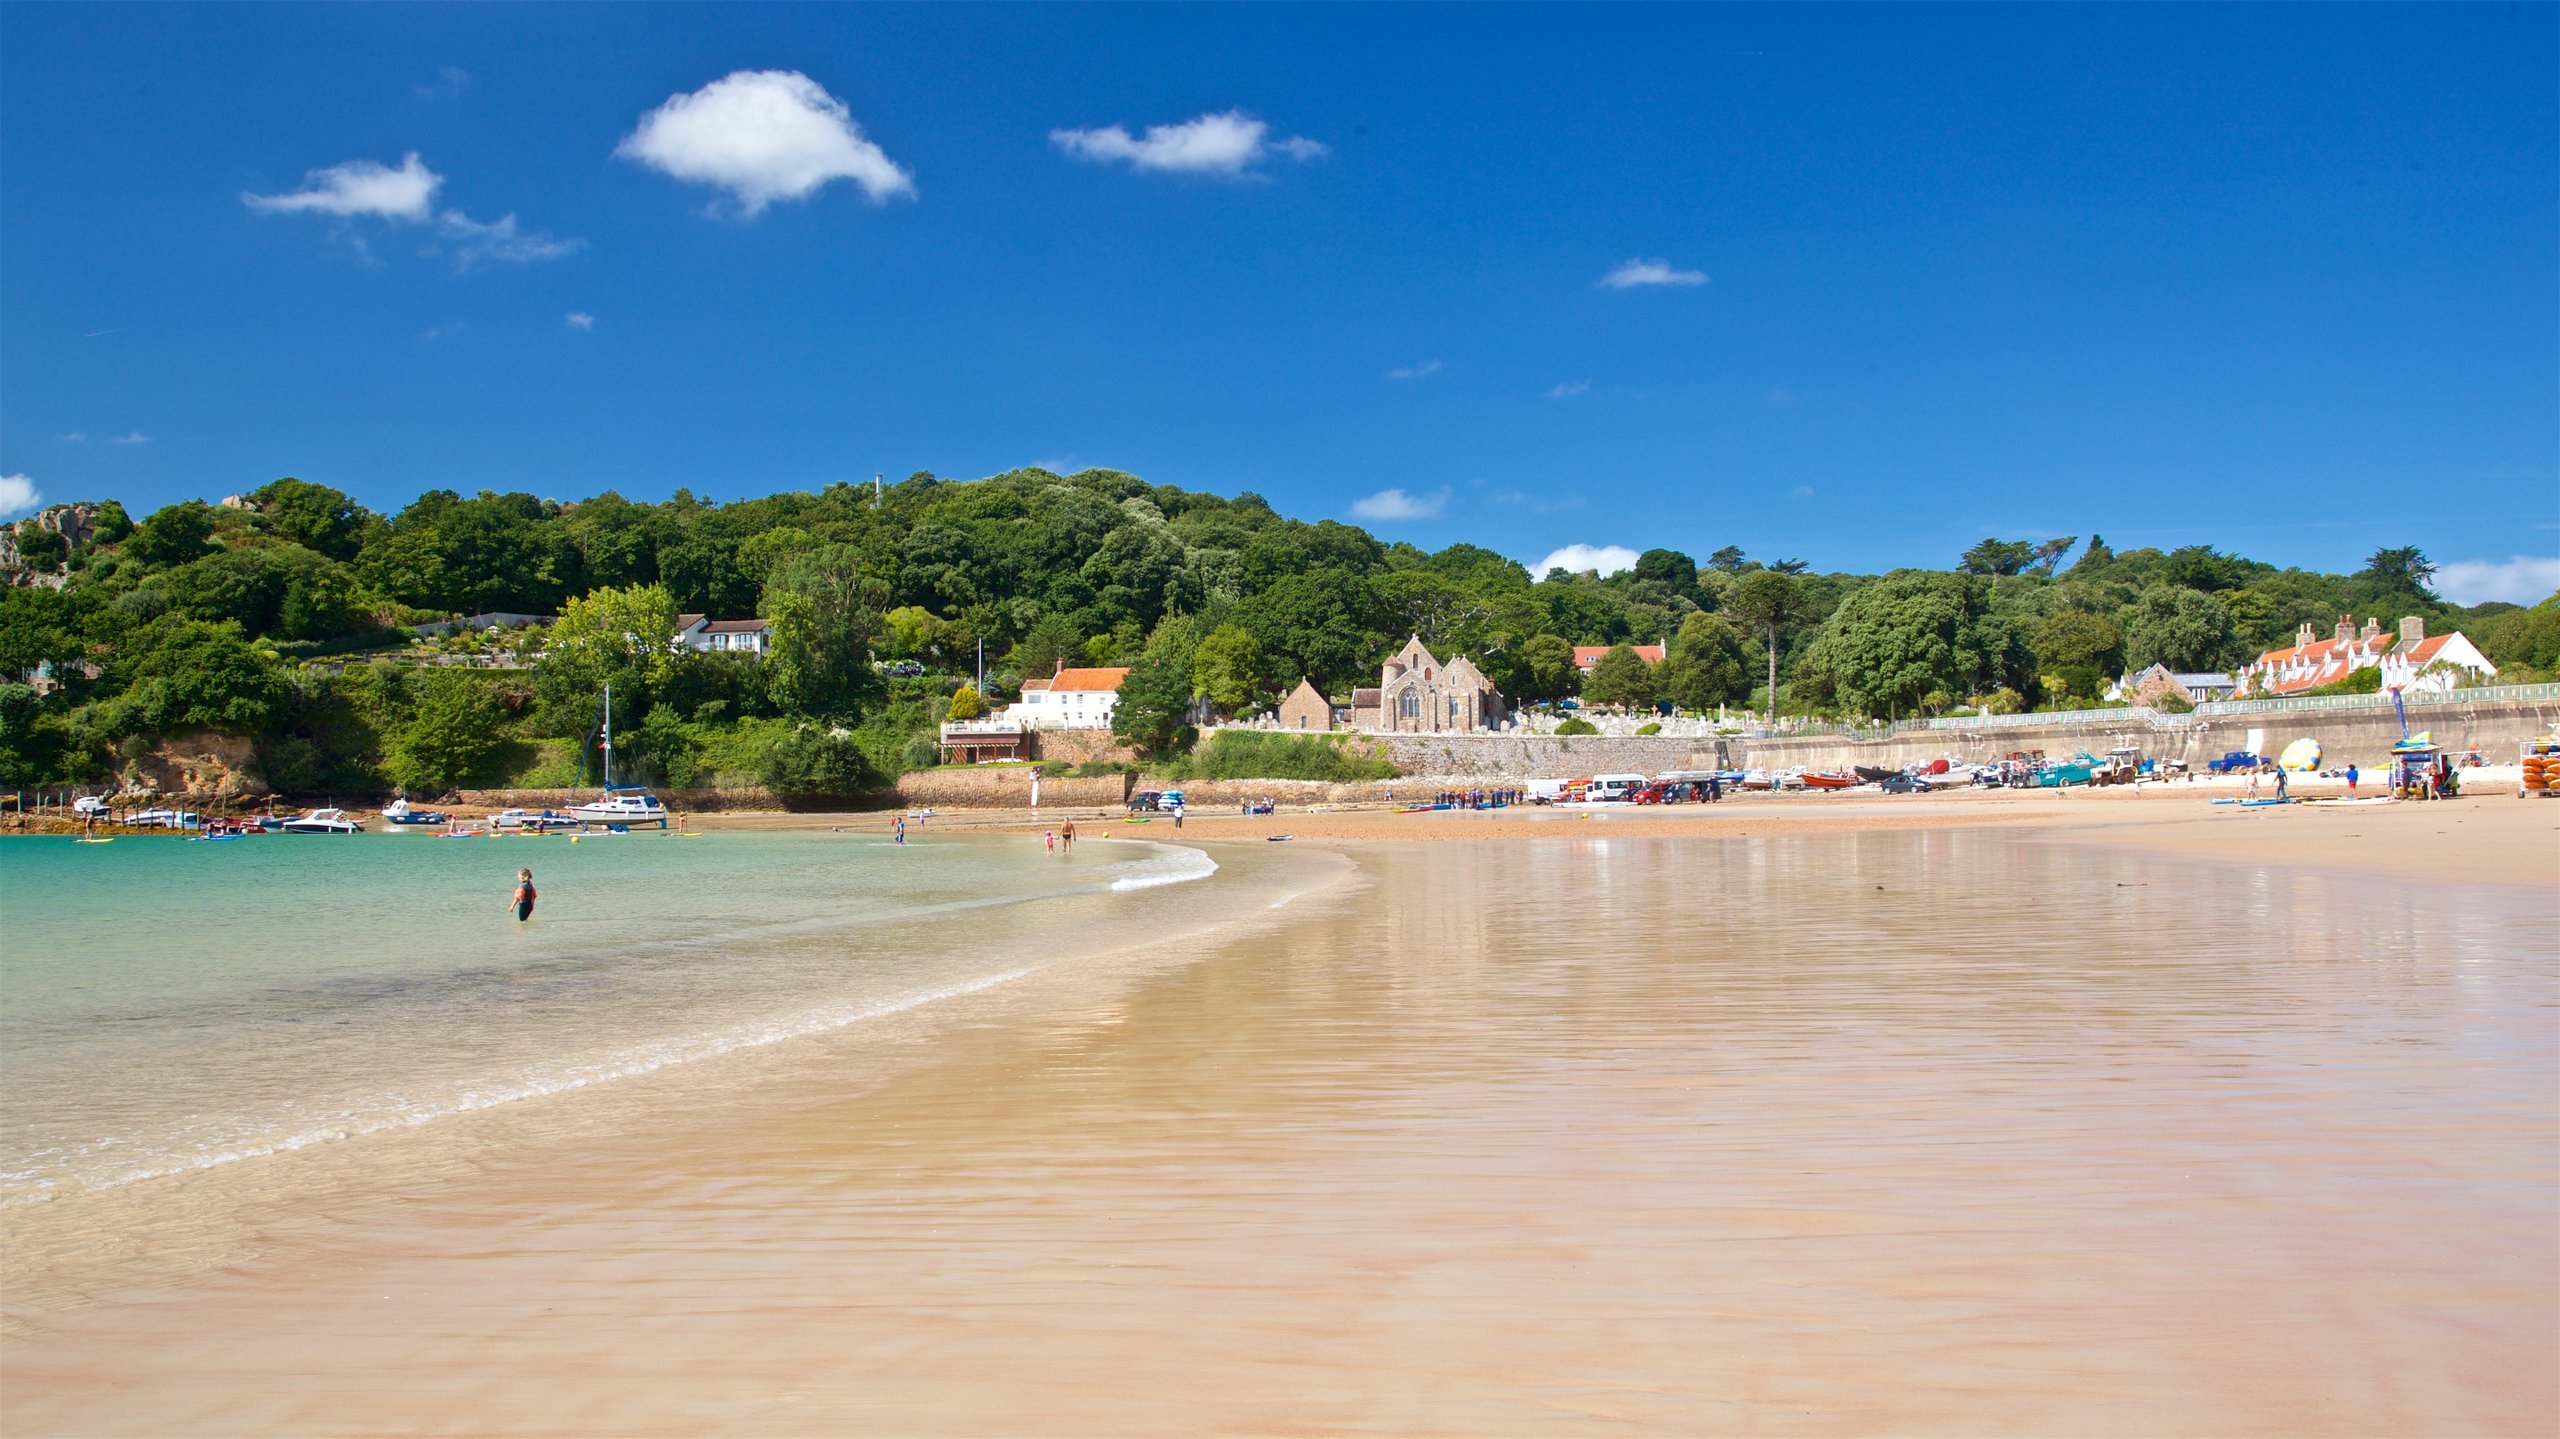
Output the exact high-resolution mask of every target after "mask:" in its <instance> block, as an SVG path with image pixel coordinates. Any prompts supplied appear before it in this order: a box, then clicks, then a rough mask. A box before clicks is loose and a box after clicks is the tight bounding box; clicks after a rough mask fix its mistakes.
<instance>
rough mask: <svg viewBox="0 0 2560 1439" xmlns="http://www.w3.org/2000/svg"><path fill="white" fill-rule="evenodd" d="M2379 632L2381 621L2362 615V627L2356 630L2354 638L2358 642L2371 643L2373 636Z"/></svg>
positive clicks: (2380, 631) (2380, 630)
mask: <svg viewBox="0 0 2560 1439" xmlns="http://www.w3.org/2000/svg"><path fill="white" fill-rule="evenodd" d="M2381 633H2382V621H2380V620H2378V619H2375V618H2374V617H2373V616H2371V615H2367V616H2365V617H2364V628H2363V629H2361V630H2359V631H2357V632H2356V639H2357V641H2358V642H2359V643H2362V644H2368V645H2369V644H2372V643H2373V640H2374V636H2376V635H2379V634H2381Z"/></svg>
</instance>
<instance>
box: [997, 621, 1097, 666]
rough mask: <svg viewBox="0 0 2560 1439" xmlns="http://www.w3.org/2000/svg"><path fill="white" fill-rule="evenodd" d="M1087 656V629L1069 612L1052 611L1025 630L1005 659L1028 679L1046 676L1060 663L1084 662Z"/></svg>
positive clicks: (1006, 664) (1007, 664) (1006, 662)
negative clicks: (1063, 613)
mask: <svg viewBox="0 0 2560 1439" xmlns="http://www.w3.org/2000/svg"><path fill="white" fill-rule="evenodd" d="M1083 660H1084V635H1083V633H1082V632H1081V631H1079V630H1078V629H1077V628H1076V626H1075V623H1074V622H1073V621H1071V620H1069V619H1068V618H1067V617H1066V616H1065V615H1058V614H1048V615H1042V616H1041V617H1040V620H1039V622H1038V623H1037V624H1034V625H1033V626H1032V627H1031V628H1030V630H1029V631H1027V632H1026V633H1024V635H1023V636H1022V639H1021V641H1020V642H1019V643H1017V644H1016V645H1014V647H1013V650H1012V652H1011V653H1009V654H1007V655H1006V656H1005V660H1004V662H1005V666H1006V667H1007V668H1008V669H1011V670H1012V671H1013V672H1014V673H1016V674H1018V675H1021V676H1022V677H1024V678H1025V679H1045V678H1047V677H1048V676H1049V675H1050V674H1052V673H1054V672H1056V670H1057V668H1058V666H1060V665H1062V664H1080V663H1082V662H1083Z"/></svg>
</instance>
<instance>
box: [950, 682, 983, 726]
mask: <svg viewBox="0 0 2560 1439" xmlns="http://www.w3.org/2000/svg"><path fill="white" fill-rule="evenodd" d="M986 712H987V701H986V697H985V696H983V695H981V694H979V693H978V690H977V687H976V686H975V685H962V686H961V687H960V688H958V689H956V690H953V691H952V692H951V703H950V705H949V706H948V707H946V708H945V709H944V711H943V716H942V717H943V718H944V719H947V720H950V721H952V722H953V723H955V724H956V723H958V722H959V721H961V720H973V719H978V718H980V717H982V716H984V715H985V714H986Z"/></svg>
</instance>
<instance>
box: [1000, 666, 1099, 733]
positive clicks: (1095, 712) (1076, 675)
mask: <svg viewBox="0 0 2560 1439" xmlns="http://www.w3.org/2000/svg"><path fill="white" fill-rule="evenodd" d="M1128 677H1129V670H1128V667H1127V666H1125V665H1121V666H1102V667H1098V668H1093V669H1075V670H1071V669H1068V668H1067V667H1066V666H1065V665H1063V664H1061V665H1059V666H1058V672H1057V673H1056V674H1053V675H1051V676H1050V677H1049V678H1047V679H1045V680H1024V681H1023V682H1022V698H1021V699H1019V700H1017V701H1015V702H1014V703H1012V704H1010V705H1007V706H1006V707H1005V712H1004V718H1006V719H1009V720H1013V721H1015V722H1016V723H1019V724H1020V725H1021V726H1022V727H1023V728H1024V729H1109V728H1111V711H1112V710H1113V709H1114V708H1115V707H1116V706H1118V705H1119V703H1120V682H1121V681H1122V680H1125V679H1127V678H1128Z"/></svg>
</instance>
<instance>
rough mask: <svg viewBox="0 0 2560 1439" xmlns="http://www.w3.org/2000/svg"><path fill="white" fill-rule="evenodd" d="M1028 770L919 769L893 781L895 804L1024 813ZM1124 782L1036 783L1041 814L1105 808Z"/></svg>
mask: <svg viewBox="0 0 2560 1439" xmlns="http://www.w3.org/2000/svg"><path fill="white" fill-rule="evenodd" d="M1032 774H1033V770H1032V769H1031V767H1030V766H1029V765H983V766H976V767H972V768H969V769H935V770H920V771H918V772H917V773H914V774H911V775H907V776H905V777H903V778H901V779H900V780H899V781H898V792H897V794H898V799H899V800H900V801H902V802H904V803H905V804H907V805H909V806H910V807H915V806H924V805H931V806H933V807H935V808H937V809H1028V808H1030V806H1031V776H1032ZM1128 783H1129V781H1128V777H1127V776H1125V775H1117V774H1109V775H1102V776H1100V777H1098V778H1094V779H1060V778H1057V777H1055V776H1051V777H1047V778H1043V779H1042V780H1041V781H1040V805H1041V808H1043V809H1052V808H1055V809H1093V808H1107V807H1110V806H1114V805H1118V804H1121V803H1124V802H1125V801H1126V800H1127V798H1128V792H1129V791H1128Z"/></svg>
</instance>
